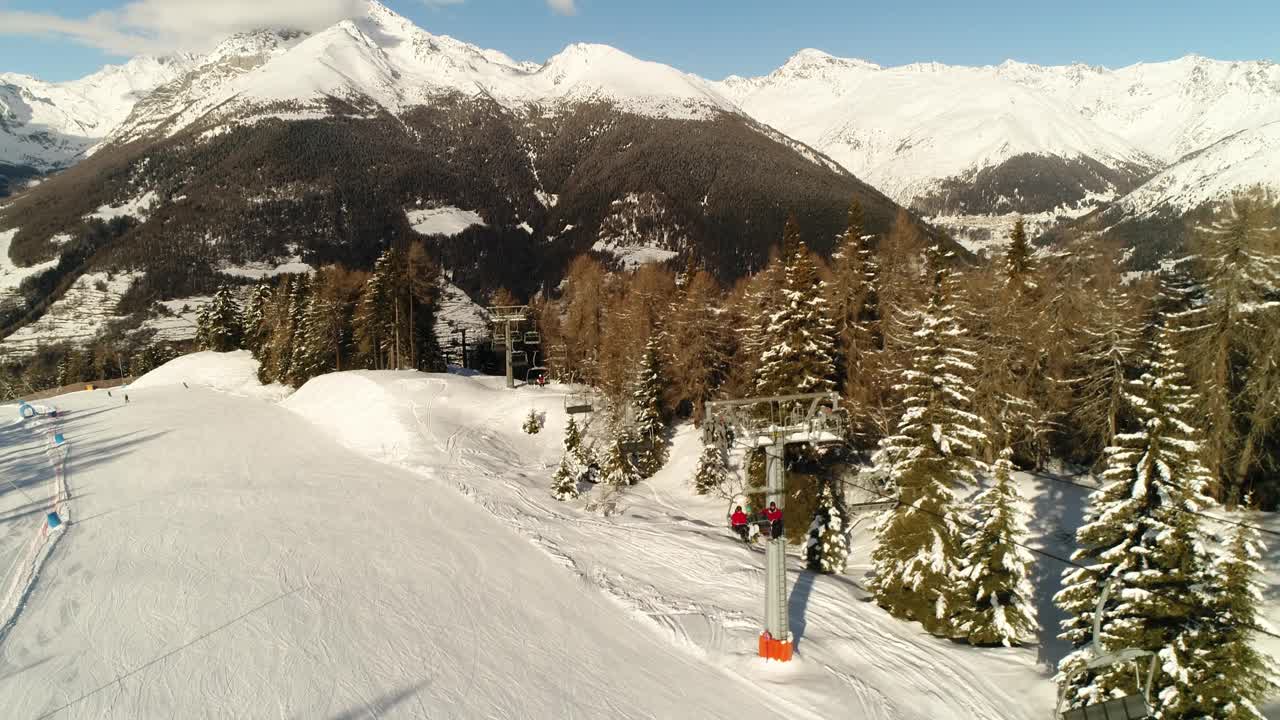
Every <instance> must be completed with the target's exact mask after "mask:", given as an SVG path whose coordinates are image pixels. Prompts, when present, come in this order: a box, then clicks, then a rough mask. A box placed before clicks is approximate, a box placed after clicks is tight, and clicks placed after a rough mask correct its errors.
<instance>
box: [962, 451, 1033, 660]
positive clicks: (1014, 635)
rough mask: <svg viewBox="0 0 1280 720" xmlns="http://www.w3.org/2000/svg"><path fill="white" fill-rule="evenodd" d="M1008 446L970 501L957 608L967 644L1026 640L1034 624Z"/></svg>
mask: <svg viewBox="0 0 1280 720" xmlns="http://www.w3.org/2000/svg"><path fill="white" fill-rule="evenodd" d="M1012 460H1013V450H1012V449H1010V448H1005V449H1004V450H1003V451H1001V453H1000V457H999V458H998V459H997V460H996V462H995V467H994V476H993V477H992V481H991V486H990V487H988V488H987V489H985V490H983V491H982V492H981V493H980V494H979V495H978V496H977V497H976V498H974V500H973V503H972V510H971V512H970V515H971V520H972V521H973V522H972V525H973V526H974V528H975V529H974V530H973V531H972V532H970V533H969V534H968V536H967V537H966V538H965V541H964V556H965V559H964V569H963V571H962V574H963V578H964V582H965V583H966V591H965V598H966V600H967V602H966V603H965V604H964V605H961V606H960V607H959V608H958V615H957V622H958V623H959V625H960V630H961V632H962V633H963V634H964V635H965V637H966V638H967V639H968V641H969V642H970V643H971V644H973V645H1004V646H1005V647H1010V646H1013V645H1021V644H1023V643H1025V642H1028V641H1030V640H1032V639H1033V638H1034V636H1035V632H1036V631H1037V630H1038V629H1039V628H1040V626H1039V624H1038V623H1037V622H1036V606H1035V601H1034V598H1033V597H1032V593H1033V589H1032V586H1031V563H1032V561H1033V560H1034V558H1033V557H1032V556H1031V552H1030V551H1028V550H1027V549H1026V548H1025V547H1023V545H1022V543H1025V542H1026V539H1027V526H1026V522H1025V519H1024V517H1023V512H1022V509H1021V508H1020V507H1019V503H1020V502H1021V498H1020V497H1019V495H1018V488H1017V486H1016V485H1014V483H1013V475H1012V473H1013V462H1012Z"/></svg>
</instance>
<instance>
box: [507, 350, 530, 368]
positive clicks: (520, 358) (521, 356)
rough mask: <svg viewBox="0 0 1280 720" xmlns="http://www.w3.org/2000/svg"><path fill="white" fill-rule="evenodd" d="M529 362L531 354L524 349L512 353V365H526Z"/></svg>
mask: <svg viewBox="0 0 1280 720" xmlns="http://www.w3.org/2000/svg"><path fill="white" fill-rule="evenodd" d="M528 364H529V356H528V355H527V354H525V352H524V351H523V350H517V351H516V352H513V353H511V367H525V366H526V365H528Z"/></svg>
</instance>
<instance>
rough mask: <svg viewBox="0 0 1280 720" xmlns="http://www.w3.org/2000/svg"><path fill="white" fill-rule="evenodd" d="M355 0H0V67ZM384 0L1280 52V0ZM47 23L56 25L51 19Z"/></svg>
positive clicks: (927, 35)
mask: <svg viewBox="0 0 1280 720" xmlns="http://www.w3.org/2000/svg"><path fill="white" fill-rule="evenodd" d="M355 1H356V0H125V2H121V0H53V2H49V0H43V1H41V0H0V71H14V72H24V73H29V74H33V75H36V76H38V77H42V78H46V79H49V80H65V79H70V78H74V77H79V76H81V75H85V74H87V73H89V72H92V71H93V70H95V69H96V68H98V67H99V66H101V65H102V64H104V63H107V62H118V61H120V60H121V59H122V58H123V57H125V56H127V55H129V54H133V53H135V52H138V51H143V50H152V51H158V50H163V49H168V48H169V47H170V45H171V44H172V45H176V46H183V47H187V46H192V47H194V46H198V45H200V44H201V43H203V42H208V41H211V40H213V39H215V38H212V37H207V36H209V35H211V34H217V33H225V32H226V31H225V30H224V28H238V27H241V26H245V27H251V26H254V25H257V24H262V23H261V22H259V18H260V14H261V13H277V15H275V16H274V17H293V16H294V15H297V16H298V17H301V18H306V20H305V22H324V23H325V24H327V23H328V21H329V19H330V17H331V15H332V16H333V17H337V16H341V13H343V12H346V11H347V10H346V8H347V7H349V6H350V4H351V3H353V2H355ZM386 4H387V5H389V6H390V7H391V8H392V9H394V10H395V11H397V12H399V13H400V14H402V15H405V16H407V17H409V18H410V19H412V20H413V21H414V22H416V23H417V24H418V25H420V26H422V27H423V28H425V29H427V30H429V31H431V32H434V33H441V34H448V35H453V36H454V37H457V38H460V39H462V40H466V41H468V42H472V43H475V44H477V45H480V46H483V47H490V48H496V49H498V50H502V51H503V52H506V53H507V54H509V55H511V56H513V57H515V58H517V59H521V60H534V61H542V60H545V59H546V58H547V57H549V56H551V55H553V54H555V53H556V52H558V51H559V50H561V49H562V48H563V47H564V46H565V45H566V44H568V43H571V42H579V41H582V42H600V43H607V44H610V45H614V46H616V47H619V48H621V49H623V50H625V51H627V52H629V53H631V54H633V55H636V56H638V57H641V58H645V59H649V60H657V61H660V62H665V63H668V64H671V65H675V66H676V67H679V68H681V69H683V70H687V71H690V72H695V73H698V74H700V75H704V76H707V77H711V78H717V79H718V78H721V77H724V76H725V75H728V74H731V73H737V74H744V75H757V74H764V73H767V72H769V71H771V70H773V69H774V68H776V67H777V66H778V65H780V64H781V63H782V62H784V61H785V60H786V58H787V57H789V56H790V55H791V54H792V53H794V52H795V51H796V50H798V49H800V48H805V47H816V48H818V49H821V50H825V51H827V52H830V53H832V54H834V55H840V56H845V57H858V58H863V59H867V60H871V61H873V62H877V63H880V64H884V65H897V64H902V63H907V62H916V61H927V60H936V61H939V62H945V63H953V64H988V63H998V62H1000V61H1002V60H1004V59H1006V58H1014V59H1017V60H1023V61H1027V62H1034V63H1040V64H1060V63H1068V62H1073V61H1083V62H1087V63H1091V64H1100V65H1107V66H1111V67H1118V66H1121V65H1127V64H1130V63H1133V62H1139V61H1158V60H1167V59H1171V58H1174V57H1179V56H1182V55H1185V54H1187V53H1192V52H1195V53H1199V54H1202V55H1206V56H1209V57H1214V58H1220V59H1227V60H1242V59H1269V60H1276V61H1280V2H1276V1H1275V0H1270V1H1264V0H1230V1H1229V2H1205V1H1204V0H1201V1H1199V2H1181V1H1180V0H1167V1H1166V2H1149V1H1147V0H1112V1H1111V2H1099V1H1097V0H1075V1H1071V0H1058V1H1057V2H1052V3H1048V2H1034V0H1026V1H1024V2H1011V1H1007V0H998V1H994V2H984V3H980V4H977V3H966V2H958V1H953V2H937V1H935V0H917V1H916V2H911V3H905V4H902V3H893V2H884V1H883V0H881V1H880V2H874V3H867V2H856V1H854V0H810V1H805V0H793V1H792V2H777V1H773V2H768V1H765V0H733V1H729V0H645V1H643V2H634V1H631V0H386ZM975 5H979V6H977V7H975ZM51 6H52V7H51ZM210 6H216V8H217V9H210ZM551 6H558V9H559V11H557V9H555V8H553V7H551ZM317 8H319V9H317ZM104 12H105V14H99V15H97V16H95V15H94V14H95V13H104ZM211 13H216V15H212V14H211ZM279 13H284V14H283V15H279ZM290 13H293V15H291V14H290ZM54 27H56V28H58V29H60V30H61V31H62V33H63V34H58V35H51V34H49V33H48V32H47V29H48V28H54ZM41 31H46V32H41ZM103 48H106V49H103Z"/></svg>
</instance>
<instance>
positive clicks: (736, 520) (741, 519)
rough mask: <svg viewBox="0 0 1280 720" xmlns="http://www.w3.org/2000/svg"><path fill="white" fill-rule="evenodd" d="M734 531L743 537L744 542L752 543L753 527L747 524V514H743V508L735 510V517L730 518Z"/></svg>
mask: <svg viewBox="0 0 1280 720" xmlns="http://www.w3.org/2000/svg"><path fill="white" fill-rule="evenodd" d="M729 522H730V524H731V525H732V526H733V531H734V532H736V533H738V535H741V536H742V542H750V539H751V535H750V533H751V527H750V526H749V525H748V524H747V514H746V513H744V512H742V506H741V505H739V506H738V507H736V508H734V510H733V515H732V516H730V518H729Z"/></svg>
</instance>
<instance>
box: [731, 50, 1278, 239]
mask: <svg viewBox="0 0 1280 720" xmlns="http://www.w3.org/2000/svg"><path fill="white" fill-rule="evenodd" d="M717 87H718V88H719V89H720V90H721V91H722V92H723V93H724V94H725V95H726V96H728V97H729V98H731V99H732V100H733V101H734V102H735V103H736V104H737V105H738V106H739V107H741V108H742V109H743V110H744V111H745V112H747V113H748V114H750V115H751V116H753V117H755V118H756V119H758V120H760V121H762V122H765V123H768V124H770V125H772V126H774V127H775V128H777V129H779V130H781V131H782V132H785V133H787V134H789V135H791V136H793V137H795V138H796V139H798V140H801V141H803V142H806V143H808V144H809V145H811V146H813V147H815V148H817V149H818V150H821V151H823V152H825V153H826V154H828V155H829V156H831V157H832V158H834V159H835V160H837V161H838V162H840V163H841V164H842V165H844V167H846V168H847V169H848V170H850V171H851V172H853V173H854V174H855V175H857V176H859V177H860V178H862V179H864V180H866V181H868V182H870V183H871V184H873V185H875V186H876V187H878V188H880V189H881V190H883V191H885V192H886V193H888V194H889V195H890V196H891V197H893V198H894V199H895V200H897V201H898V202H901V203H903V204H908V205H912V206H914V207H916V208H917V209H919V210H921V211H923V212H925V213H926V214H930V215H986V214H1001V213H1012V212H1018V213H1030V214H1034V213H1046V214H1050V215H1052V214H1055V212H1056V214H1059V215H1066V216H1074V215H1079V214H1083V213H1084V212H1087V211H1089V210H1092V209H1094V208H1096V207H1098V206H1100V205H1101V204H1102V203H1104V202H1107V201H1110V200H1115V199H1118V198H1120V197H1123V196H1126V195H1129V194H1130V193H1134V195H1133V196H1132V197H1130V198H1127V199H1126V201H1125V203H1126V205H1127V206H1131V207H1133V208H1134V209H1135V210H1138V211H1141V212H1152V211H1154V210H1155V209H1157V207H1164V206H1165V204H1168V203H1172V205H1173V206H1174V207H1176V208H1182V209H1185V208H1188V207H1194V206H1197V205H1199V204H1201V203H1203V202H1206V201H1209V200H1212V199H1215V198H1218V197H1221V196H1222V195H1223V193H1226V192H1230V190H1231V189H1233V188H1235V187H1238V186H1239V185H1240V184H1252V183H1258V182H1262V183H1271V184H1273V185H1274V184H1276V183H1277V181H1276V180H1275V178H1276V175H1275V173H1274V172H1268V168H1269V167H1270V166H1271V165H1272V164H1273V163H1272V162H1271V161H1268V160H1266V158H1275V157H1276V156H1277V154H1280V146H1277V145H1275V144H1274V143H1268V142H1267V141H1266V139H1265V137H1260V136H1266V135H1268V133H1267V131H1266V130H1264V128H1266V127H1267V126H1268V125H1269V124H1271V123H1275V122H1276V121H1277V120H1280V65H1276V64H1274V63H1270V62H1222V61H1216V60H1210V59H1207V58H1203V57H1199V56H1195V55H1191V56H1187V57H1184V58H1180V59H1178V60H1173V61H1170V62H1162V63H1139V64H1136V65H1132V66H1129V67H1125V68H1120V69H1118V70H1111V69H1107V68H1103V67H1097V66H1090V65H1084V64H1079V63H1077V64H1073V65H1065V66H1052V67H1045V66H1039V65H1031V64H1027V63H1020V62H1015V61H1012V60H1010V61H1006V62H1004V63H1002V64H1000V65H998V66H985V67H958V66H948V65H941V64H938V63H919V64H912V65H904V66H901V67H889V68H885V67H881V66H879V65H875V64H873V63H868V62H865V61H861V60H852V59H844V58H837V57H833V56H831V55H828V54H826V53H823V52H820V51H816V50H803V51H801V52H799V53H797V54H796V55H795V56H794V57H792V58H791V59H790V60H788V61H787V62H786V63H785V64H784V65H783V66H782V67H780V68H778V69H777V70H775V71H774V72H773V73H770V74H769V75H766V76H763V77H756V78H741V77H730V78H727V79H726V80H724V81H723V82H721V83H718V84H717ZM1231 138H1236V139H1235V140H1234V141H1232V142H1227V141H1228V139H1231ZM1220 143H1227V146H1226V147H1223V146H1220V145H1219V144H1220ZM1211 147H1214V148H1216V149H1215V150H1214V151H1213V152H1212V153H1209V155H1210V156H1211V157H1213V158H1214V167H1215V168H1217V169H1219V170H1223V171H1225V172H1226V173H1227V175H1228V176H1229V177H1230V182H1225V181H1222V182H1198V181H1190V180H1189V181H1186V182H1178V181H1175V180H1174V179H1171V178H1178V177H1184V176H1195V177H1200V176H1201V175H1203V172H1202V170H1197V169H1195V168H1204V166H1205V162H1206V157H1205V156H1204V155H1202V154H1201V153H1202V151H1207V149H1209V148H1211ZM1197 158H1199V159H1197ZM1260 158H1262V159H1261V160H1260ZM1183 162H1189V163H1192V164H1193V166H1192V167H1191V168H1188V169H1178V166H1179V165H1180V164H1181V163H1183ZM1157 173H1159V174H1160V175H1161V176H1163V177H1160V178H1158V182H1159V186H1158V187H1159V190H1158V191H1157V190H1155V189H1152V188H1143V185H1144V183H1145V182H1146V181H1147V180H1149V179H1151V178H1152V177H1153V176H1155V175H1156V174H1157ZM1166 173H1172V175H1171V176H1170V175H1166ZM1140 188H1142V189H1141V191H1140V192H1139V189H1140ZM1157 201H1158V202H1157ZM1152 203H1156V204H1152Z"/></svg>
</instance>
